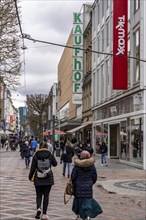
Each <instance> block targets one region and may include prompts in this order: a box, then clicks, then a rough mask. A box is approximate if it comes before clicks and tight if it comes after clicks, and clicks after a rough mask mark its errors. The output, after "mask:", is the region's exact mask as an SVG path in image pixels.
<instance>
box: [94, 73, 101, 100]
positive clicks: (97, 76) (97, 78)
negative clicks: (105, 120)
mask: <svg viewBox="0 0 146 220" xmlns="http://www.w3.org/2000/svg"><path fill="white" fill-rule="evenodd" d="M96 80H97V81H96V85H97V90H95V91H97V92H96V103H98V102H99V88H100V77H99V69H98V70H97V72H96Z"/></svg>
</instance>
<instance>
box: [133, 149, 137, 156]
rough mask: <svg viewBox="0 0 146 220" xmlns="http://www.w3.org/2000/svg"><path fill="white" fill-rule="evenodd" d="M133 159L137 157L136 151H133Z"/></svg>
mask: <svg viewBox="0 0 146 220" xmlns="http://www.w3.org/2000/svg"><path fill="white" fill-rule="evenodd" d="M133 157H135V158H136V157H137V149H133Z"/></svg>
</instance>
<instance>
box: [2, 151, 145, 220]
mask: <svg viewBox="0 0 146 220" xmlns="http://www.w3.org/2000/svg"><path fill="white" fill-rule="evenodd" d="M95 159H96V168H97V172H98V180H97V183H96V185H95V186H94V198H95V199H96V200H97V201H98V202H99V203H100V205H101V206H102V209H103V213H102V214H101V215H99V216H97V217H96V218H95V220H97V219H98V220H145V219H146V209H145V207H146V172H145V171H144V170H139V169H136V168H133V167H130V166H126V165H122V164H119V163H118V162H116V161H111V160H110V161H108V166H107V167H101V166H100V158H99V157H96V156H95ZM57 160H58V166H57V167H56V168H53V171H54V177H55V185H54V186H53V188H52V191H51V194H50V204H49V207H48V215H49V217H50V220H74V219H76V216H75V215H74V213H73V212H72V210H71V208H72V198H71V199H70V201H69V202H68V204H67V205H64V202H63V194H64V188H65V184H66V182H67V181H68V178H67V177H63V176H62V164H60V163H59V157H57ZM28 173H29V169H26V168H25V163H24V160H23V159H21V158H20V156H19V151H16V152H12V151H8V152H6V151H5V150H4V149H0V219H2V220H34V219H35V218H34V216H35V213H36V207H35V190H34V186H33V183H32V182H30V181H29V180H28Z"/></svg>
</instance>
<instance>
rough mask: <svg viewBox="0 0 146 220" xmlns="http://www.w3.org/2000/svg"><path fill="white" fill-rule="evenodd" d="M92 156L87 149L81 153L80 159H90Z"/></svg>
mask: <svg viewBox="0 0 146 220" xmlns="http://www.w3.org/2000/svg"><path fill="white" fill-rule="evenodd" d="M88 158H90V153H89V152H88V151H86V150H83V151H82V152H81V154H80V159H88Z"/></svg>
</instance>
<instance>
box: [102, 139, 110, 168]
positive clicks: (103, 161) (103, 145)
mask: <svg viewBox="0 0 146 220" xmlns="http://www.w3.org/2000/svg"><path fill="white" fill-rule="evenodd" d="M107 150H108V149H107V145H106V143H105V142H102V144H101V146H100V153H101V166H104V165H105V166H108V164H107V161H106V155H107Z"/></svg>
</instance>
